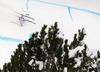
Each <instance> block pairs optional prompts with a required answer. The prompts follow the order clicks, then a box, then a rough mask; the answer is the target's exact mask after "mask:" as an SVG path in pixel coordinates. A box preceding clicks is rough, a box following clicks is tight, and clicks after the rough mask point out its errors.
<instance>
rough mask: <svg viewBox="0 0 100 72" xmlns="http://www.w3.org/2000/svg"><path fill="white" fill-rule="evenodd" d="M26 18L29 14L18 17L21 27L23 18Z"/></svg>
mask: <svg viewBox="0 0 100 72" xmlns="http://www.w3.org/2000/svg"><path fill="white" fill-rule="evenodd" d="M26 16H29V14H25V15H23V14H21V16H20V17H19V21H20V24H21V26H23V25H22V23H23V22H24V21H25V19H24V17H26Z"/></svg>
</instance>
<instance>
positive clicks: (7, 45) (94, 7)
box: [0, 0, 100, 68]
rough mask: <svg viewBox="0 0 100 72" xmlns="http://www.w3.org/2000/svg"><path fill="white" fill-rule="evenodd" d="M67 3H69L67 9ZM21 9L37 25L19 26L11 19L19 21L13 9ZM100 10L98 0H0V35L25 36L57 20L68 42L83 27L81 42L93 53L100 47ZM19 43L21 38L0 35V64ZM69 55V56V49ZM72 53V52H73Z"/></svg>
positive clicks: (15, 10)
mask: <svg viewBox="0 0 100 72" xmlns="http://www.w3.org/2000/svg"><path fill="white" fill-rule="evenodd" d="M40 1H41V2H40ZM27 2H28V3H27ZM43 2H44V3H43ZM45 2H46V3H45ZM48 2H49V3H48ZM50 3H51V4H50ZM27 4H28V5H27ZM52 4H55V5H52ZM59 5H60V6H59ZM67 6H69V10H70V12H69V10H68V7H67ZM71 7H74V8H71ZM75 8H76V9H75ZM78 8H79V10H78ZM22 9H24V10H25V11H27V12H28V13H29V14H30V16H31V17H33V18H34V19H35V20H34V22H36V25H34V24H30V23H29V22H24V24H23V27H20V26H18V25H17V24H14V23H11V21H13V22H17V23H19V21H18V17H16V16H17V15H18V14H16V13H15V12H19V13H23V14H25V12H24V11H23V10H22ZM27 9H28V10H27ZM80 9H82V10H80ZM89 11H94V12H97V13H98V14H95V13H91V12H89ZM99 13H100V0H0V36H5V37H8V38H15V39H19V40H23V41H24V40H28V39H29V37H30V34H32V33H33V32H36V31H40V30H41V27H42V26H43V25H44V24H47V25H48V26H50V25H53V24H54V22H55V21H57V22H58V27H59V28H60V30H61V32H63V34H64V36H63V38H67V39H68V40H69V43H70V42H71V41H72V40H73V38H72V37H73V35H74V34H75V33H77V31H78V29H82V28H85V30H86V33H87V35H86V37H85V39H84V42H85V43H86V44H87V45H88V48H89V49H91V51H93V52H92V53H96V52H95V51H96V50H99V48H100V45H99V41H100V32H99V31H100V29H99V28H100V24H99V23H100V15H99ZM71 17H72V19H71ZM60 37H61V36H60ZM19 43H23V42H16V41H11V40H6V39H1V37H0V49H1V50H0V68H2V65H3V64H4V63H5V62H9V61H10V57H11V56H10V55H11V54H13V51H14V50H15V49H16V48H17V45H18V44H19ZM69 55H70V57H71V53H69ZM95 55H96V54H95ZM72 56H74V52H73V54H72ZM78 64H79V63H78Z"/></svg>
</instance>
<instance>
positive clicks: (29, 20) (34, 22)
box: [25, 19, 36, 24]
mask: <svg viewBox="0 0 100 72" xmlns="http://www.w3.org/2000/svg"><path fill="white" fill-rule="evenodd" d="M25 21H28V22H30V23H32V24H36V23H35V22H32V21H30V20H26V19H25Z"/></svg>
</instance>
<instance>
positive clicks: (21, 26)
mask: <svg viewBox="0 0 100 72" xmlns="http://www.w3.org/2000/svg"><path fill="white" fill-rule="evenodd" d="M10 23H14V24H17V25H19V26H21V27H23V25H22V24H21V25H20V24H18V23H16V22H13V21H10Z"/></svg>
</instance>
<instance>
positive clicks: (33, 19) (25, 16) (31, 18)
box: [16, 12, 34, 20]
mask: <svg viewBox="0 0 100 72" xmlns="http://www.w3.org/2000/svg"><path fill="white" fill-rule="evenodd" d="M16 13H17V14H20V15H24V14H21V13H18V12H16ZM25 17H27V18H30V19H32V20H34V18H32V17H29V16H25Z"/></svg>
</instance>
